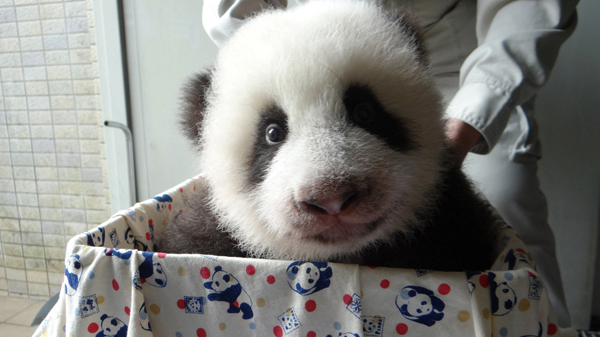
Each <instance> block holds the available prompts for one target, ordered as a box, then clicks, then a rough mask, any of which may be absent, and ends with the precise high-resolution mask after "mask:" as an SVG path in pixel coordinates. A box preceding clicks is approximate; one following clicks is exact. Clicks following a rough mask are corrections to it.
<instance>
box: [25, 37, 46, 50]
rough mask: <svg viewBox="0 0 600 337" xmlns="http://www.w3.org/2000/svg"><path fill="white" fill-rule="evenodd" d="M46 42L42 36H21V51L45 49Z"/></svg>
mask: <svg viewBox="0 0 600 337" xmlns="http://www.w3.org/2000/svg"><path fill="white" fill-rule="evenodd" d="M43 49H44V44H43V43H42V37H41V36H31V37H22V38H21V51H35V50H43Z"/></svg>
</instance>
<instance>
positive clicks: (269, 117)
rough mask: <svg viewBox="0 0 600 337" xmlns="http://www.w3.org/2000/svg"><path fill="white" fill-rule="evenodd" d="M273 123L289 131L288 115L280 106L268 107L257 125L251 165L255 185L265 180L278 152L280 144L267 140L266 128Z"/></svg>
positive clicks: (251, 180) (252, 182)
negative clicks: (270, 142)
mask: <svg viewBox="0 0 600 337" xmlns="http://www.w3.org/2000/svg"><path fill="white" fill-rule="evenodd" d="M271 124H277V125H278V126H279V127H281V128H282V129H283V130H284V131H285V133H286V134H287V133H288V132H289V129H288V124H287V115H286V114H285V113H284V112H283V110H281V109H280V108H279V107H278V106H275V105H274V106H271V107H269V108H267V109H266V110H265V111H264V112H263V113H262V115H261V117H260V121H259V122H258V123H257V125H256V139H255V141H254V156H253V158H252V161H251V163H250V165H249V167H251V168H252V169H251V170H250V185H251V186H255V185H256V184H258V183H260V182H261V181H263V180H264V177H265V174H266V173H267V169H268V167H269V164H270V163H271V160H272V159H273V157H275V154H276V153H277V150H278V149H279V147H280V145H281V144H283V143H285V141H283V142H281V143H279V144H269V143H268V142H267V140H266V130H267V127H268V126H269V125H271Z"/></svg>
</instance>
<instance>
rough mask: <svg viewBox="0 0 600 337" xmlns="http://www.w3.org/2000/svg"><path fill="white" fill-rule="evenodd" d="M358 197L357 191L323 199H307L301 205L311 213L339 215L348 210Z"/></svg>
mask: <svg viewBox="0 0 600 337" xmlns="http://www.w3.org/2000/svg"><path fill="white" fill-rule="evenodd" d="M357 195H358V193H357V191H355V190H352V191H348V192H345V193H340V194H337V195H333V196H330V197H325V198H321V199H307V200H305V201H302V202H301V203H300V204H301V205H302V207H303V208H304V209H305V210H306V211H308V212H309V213H313V214H328V215H337V214H340V213H341V212H343V211H344V210H346V209H348V208H349V207H350V206H351V205H352V203H353V201H354V200H356V198H357Z"/></svg>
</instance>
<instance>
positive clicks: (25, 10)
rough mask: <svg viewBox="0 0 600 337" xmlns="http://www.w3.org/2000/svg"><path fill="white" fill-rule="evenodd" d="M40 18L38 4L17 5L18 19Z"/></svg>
mask: <svg viewBox="0 0 600 337" xmlns="http://www.w3.org/2000/svg"><path fill="white" fill-rule="evenodd" d="M39 19H40V10H39V8H38V6H19V7H17V20H18V21H32V20H39Z"/></svg>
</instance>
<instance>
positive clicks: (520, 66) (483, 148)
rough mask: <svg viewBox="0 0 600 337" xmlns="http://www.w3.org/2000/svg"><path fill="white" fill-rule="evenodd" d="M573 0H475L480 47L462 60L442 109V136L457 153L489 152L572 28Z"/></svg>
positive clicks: (535, 88) (538, 84)
mask: <svg viewBox="0 0 600 337" xmlns="http://www.w3.org/2000/svg"><path fill="white" fill-rule="evenodd" d="M577 2H578V1H577V0H564V1H560V0H539V1H531V0H523V1H507V0H504V1H499V0H498V1H490V0H479V1H478V2H477V39H478V44H479V46H478V47H477V48H476V49H475V50H474V51H473V52H472V53H471V54H470V55H469V57H468V58H467V59H466V60H465V62H464V63H463V66H462V68H461V71H460V89H459V90H458V92H457V94H456V95H455V97H454V98H453V99H452V101H451V102H450V104H449V107H448V111H447V114H448V116H449V117H450V120H449V122H448V125H447V126H448V127H447V136H448V139H449V141H450V142H451V143H453V144H455V145H456V146H457V154H459V155H463V154H464V155H466V152H465V151H464V148H465V147H469V149H470V151H472V152H475V153H482V154H483V153H488V152H489V151H490V150H491V149H492V148H493V147H494V145H495V144H496V142H497V141H498V139H499V138H500V135H501V134H502V132H503V131H504V128H505V127H506V124H507V123H508V119H509V116H510V112H511V111H512V110H513V109H514V108H515V107H516V106H518V105H520V104H522V103H524V102H525V101H527V100H528V99H530V98H531V97H532V96H533V95H535V93H536V92H537V91H538V90H539V89H540V88H541V87H542V86H543V85H544V84H545V83H546V81H547V79H548V76H549V73H550V70H551V69H552V67H553V66H554V63H555V61H556V58H557V56H558V50H559V48H560V46H561V45H562V43H563V42H564V41H565V40H566V39H567V38H568V37H569V35H570V34H571V33H572V32H573V30H574V29H575V26H576V23H577V13H576V11H575V6H576V4H577ZM454 119H456V120H454ZM457 120H458V121H457ZM461 121H462V124H461ZM464 124H466V125H464ZM469 126H470V127H469ZM473 131H477V132H478V133H479V134H480V135H481V136H479V137H477V134H473ZM465 132H466V133H465ZM471 143H472V144H471ZM460 159H461V160H462V159H464V156H463V157H462V158H460Z"/></svg>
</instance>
